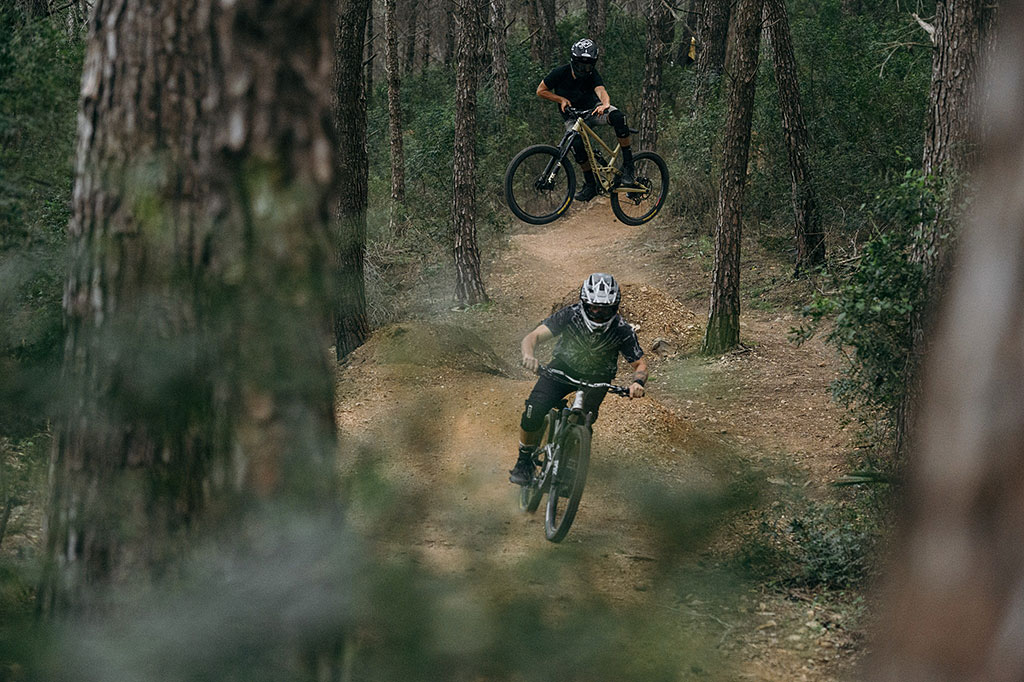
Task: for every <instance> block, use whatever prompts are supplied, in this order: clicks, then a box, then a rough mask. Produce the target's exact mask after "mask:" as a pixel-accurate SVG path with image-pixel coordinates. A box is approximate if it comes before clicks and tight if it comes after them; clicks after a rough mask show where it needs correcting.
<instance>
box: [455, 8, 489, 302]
mask: <svg viewBox="0 0 1024 682" xmlns="http://www.w3.org/2000/svg"><path fill="white" fill-rule="evenodd" d="M487 6H488V1H487V0H462V2H460V3H459V4H458V5H457V7H458V11H457V12H456V20H455V33H456V37H457V44H458V56H457V58H456V62H455V159H454V166H455V169H454V185H455V187H454V192H453V197H452V233H453V236H454V249H453V251H454V255H455V299H456V300H457V301H458V302H459V304H460V305H472V304H474V303H480V302H483V301H486V300H487V294H486V293H485V292H484V285H483V280H482V278H481V276H480V252H479V250H478V249H477V244H476V89H477V82H478V80H479V59H480V50H481V43H482V39H483V32H484V25H485V23H486V20H487Z"/></svg>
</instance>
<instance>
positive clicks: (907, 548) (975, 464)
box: [866, 3, 1024, 682]
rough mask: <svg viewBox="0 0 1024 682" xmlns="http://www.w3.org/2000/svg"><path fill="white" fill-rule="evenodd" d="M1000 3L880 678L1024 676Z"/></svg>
mask: <svg viewBox="0 0 1024 682" xmlns="http://www.w3.org/2000/svg"><path fill="white" fill-rule="evenodd" d="M999 11H1000V18H999V23H1000V38H999V44H998V54H997V57H996V64H997V67H996V69H995V70H994V71H993V73H992V77H991V79H990V88H989V92H988V102H989V105H988V106H986V112H985V115H984V116H983V117H982V118H983V119H984V121H985V123H986V128H985V134H984V140H983V142H982V146H981V156H980V162H979V167H978V171H977V176H976V178H975V179H976V182H974V183H972V184H973V186H975V187H976V188H977V195H976V196H975V198H974V200H973V201H972V202H971V209H970V214H969V218H968V220H967V221H966V223H965V225H964V229H963V233H962V236H961V239H960V242H959V245H958V248H957V252H956V254H955V255H954V259H955V261H956V266H955V267H954V268H953V269H952V271H951V275H950V281H949V293H948V296H946V297H945V298H944V300H943V303H942V305H941V307H940V311H939V314H938V316H937V325H936V334H935V337H934V343H933V344H932V347H931V349H930V351H929V353H928V354H927V355H926V357H925V360H924V373H923V382H924V386H923V390H922V392H921V398H922V402H921V408H920V417H919V420H918V424H917V426H918V428H917V429H916V430H915V431H914V432H913V434H911V444H910V454H911V459H910V461H909V462H908V475H907V479H908V481H907V486H906V489H905V491H904V492H905V496H904V504H903V509H902V510H901V513H900V514H899V515H898V517H897V518H898V519H899V520H900V523H901V528H900V530H899V533H898V534H897V536H896V538H894V541H893V542H892V543H891V547H892V548H893V550H894V556H893V557H892V559H893V561H892V563H891V565H890V566H889V568H888V570H886V572H885V575H886V582H887V585H886V589H885V590H884V591H882V592H881V593H880V595H879V599H878V600H877V603H878V604H880V605H883V606H884V609H883V610H882V612H881V613H880V618H879V621H878V623H877V627H876V631H875V633H874V634H875V636H874V642H873V644H872V646H871V647H870V648H871V652H872V655H871V658H870V660H869V665H868V673H869V674H868V675H867V678H866V679H868V680H871V681H872V682H890V681H895V680H900V681H903V680H929V681H930V682H954V681H956V682H960V681H962V680H971V681H975V680H979V681H980V680H984V681H985V682H1017V681H1019V680H1022V679H1024V649H1022V647H1021V642H1024V618H1022V615H1024V552H1022V551H1021V546H1022V545H1021V537H1024V506H1022V505H1021V500H1024V452H1022V448H1021V444H1022V443H1024V412H1022V410H1021V405H1024V316H1022V314H1021V311H1024V195H1022V194H1021V192H1020V191H1019V189H1018V188H1019V187H1020V185H1021V183H1022V182H1024V137H1022V136H1021V130H1024V112H1022V109H1021V106H1020V102H1021V100H1022V98H1024V45H1022V43H1021V42H1020V41H1019V40H1017V37H1018V36H1020V35H1021V34H1022V32H1024V8H1022V7H1021V4H1020V3H1013V4H1003V5H1002V6H1001V7H1000V10H999Z"/></svg>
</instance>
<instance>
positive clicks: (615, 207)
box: [505, 107, 668, 225]
mask: <svg viewBox="0 0 1024 682" xmlns="http://www.w3.org/2000/svg"><path fill="white" fill-rule="evenodd" d="M565 112H566V114H567V115H568V116H569V117H570V118H575V119H576V122H575V123H574V124H573V125H572V127H571V128H569V129H568V130H566V131H565V135H564V136H562V141H561V142H559V143H558V146H557V147H552V146H551V145H546V144H535V145H532V146H530V147H527V148H526V149H524V150H523V151H521V152H519V153H518V154H516V156H515V158H513V159H512V161H511V162H509V164H508V168H507V169H506V170H505V201H506V202H508V207H509V208H510V209H512V213H514V214H515V215H516V217H517V218H519V219H520V220H523V221H526V222H528V223H531V224H533V225H544V224H546V223H550V222H552V221H554V220H557V219H558V218H559V217H561V216H562V215H564V214H565V212H566V210H568V208H569V205H570V204H572V200H573V197H574V196H575V195H576V171H575V169H574V168H573V166H572V159H571V158H570V156H569V153H570V151H571V149H572V145H573V142H574V141H575V140H576V139H577V138H578V139H581V140H582V141H583V148H584V149H585V150H586V154H587V160H589V161H590V167H591V169H593V171H594V176H595V177H596V179H597V191H598V194H609V195H610V197H611V204H612V212H613V213H615V217H616V218H618V219H619V220H621V221H622V222H624V223H625V224H627V225H643V224H644V223H646V222H647V221H648V220H650V219H651V218H653V217H654V216H656V215H658V211H660V210H661V207H662V205H664V203H665V196H666V195H667V194H668V166H666V165H665V161H664V160H663V159H662V158H661V157H660V156H658V155H657V154H656V153H654V152H637V153H636V154H634V155H633V166H634V169H635V172H634V178H635V179H636V182H635V183H634V184H632V185H622V184H621V179H622V171H621V170H620V169H619V168H618V167H617V165H616V164H617V163H618V162H619V157H620V156H621V152H622V149H621V146H620V145H618V144H616V145H615V149H612V148H611V147H609V146H608V145H607V144H605V143H604V140H602V139H601V137H600V136H599V135H598V134H597V133H595V132H594V131H593V129H591V127H590V126H588V125H587V124H586V119H587V118H588V117H589V116H590V111H589V110H585V109H573V108H572V107H566V110H565ZM630 132H632V133H636V132H639V131H637V130H636V129H635V128H630ZM595 142H596V143H597V145H598V146H595V144H594V143H595ZM602 150H603V153H602ZM605 154H607V155H608V156H607V158H606V157H605Z"/></svg>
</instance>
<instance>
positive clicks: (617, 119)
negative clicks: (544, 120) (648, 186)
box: [537, 38, 635, 201]
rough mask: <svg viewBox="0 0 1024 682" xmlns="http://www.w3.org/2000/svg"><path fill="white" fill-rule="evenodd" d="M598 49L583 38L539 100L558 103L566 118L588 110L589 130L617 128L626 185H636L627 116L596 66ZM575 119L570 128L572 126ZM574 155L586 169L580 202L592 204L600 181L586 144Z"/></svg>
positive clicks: (548, 80) (577, 144)
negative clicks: (613, 99) (567, 111)
mask: <svg viewBox="0 0 1024 682" xmlns="http://www.w3.org/2000/svg"><path fill="white" fill-rule="evenodd" d="M597 56H598V49H597V45H595V44H594V41H593V40H590V39H589V38H583V39H582V40H578V41H576V43H575V44H574V45H573V46H572V50H571V52H570V57H571V58H570V61H569V63H568V64H564V65H562V66H559V67H557V68H555V69H554V70H552V71H551V73H549V74H548V75H547V76H544V80H542V81H541V82H540V85H538V86H537V96H538V97H542V98H544V99H546V100H550V101H552V102H555V103H557V104H558V106H559V107H560V109H561V111H562V114H563V116H564V115H565V108H566V107H567V106H572V107H573V108H574V109H587V110H589V111H590V112H591V113H590V116H589V117H587V118H586V119H585V122H586V124H587V125H589V126H594V125H597V124H602V125H605V124H611V125H612V126H613V127H614V128H615V136H616V137H617V138H619V146H620V147H622V184H623V185H633V184H635V180H634V178H633V176H634V170H633V150H632V148H631V147H630V145H631V143H632V138H631V137H630V134H629V126H628V125H626V116H625V115H624V114H623V113H622V112H621V111H619V110H618V109H616V108H615V107H613V106H612V105H611V99H610V98H609V97H608V91H607V90H605V89H604V81H603V80H602V79H601V74H599V73H598V72H597V69H596V68H595V67H594V65H595V64H596V63H597ZM572 123H575V119H574V120H572V121H568V122H567V123H566V125H572ZM573 155H574V156H575V157H576V162H577V163H578V164H580V168H582V169H583V187H582V188H580V191H579V192H577V193H576V201H590V200H591V199H593V198H594V197H595V196H597V178H595V177H594V171H593V170H592V169H591V168H590V161H589V160H588V159H587V154H586V150H585V149H584V148H583V142H582V141H581V140H579V139H577V140H576V142H575V143H574V144H573Z"/></svg>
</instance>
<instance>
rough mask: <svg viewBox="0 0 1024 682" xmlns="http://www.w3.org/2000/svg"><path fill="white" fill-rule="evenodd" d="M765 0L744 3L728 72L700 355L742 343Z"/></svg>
mask: <svg viewBox="0 0 1024 682" xmlns="http://www.w3.org/2000/svg"><path fill="white" fill-rule="evenodd" d="M761 11H762V0H739V2H738V3H737V6H736V34H735V40H736V45H735V47H734V50H735V52H734V55H735V57H734V59H733V61H732V64H731V65H730V70H731V72H730V73H729V74H728V83H729V94H728V97H729V113H728V115H727V117H726V121H725V132H724V138H725V139H724V142H723V147H724V149H723V155H722V177H721V182H720V184H719V190H718V223H717V225H716V227H715V260H714V266H713V268H712V271H711V304H710V311H709V313H708V326H707V330H706V331H705V333H704V342H703V344H702V345H701V352H703V353H706V354H714V353H722V352H724V351H727V350H729V349H730V348H733V347H735V346H736V345H738V344H739V342H740V295H739V289H740V236H741V233H742V230H741V222H742V221H741V218H742V210H743V190H744V187H745V185H746V178H747V159H748V157H749V153H750V122H751V117H752V115H753V111H754V86H755V84H756V83H757V58H758V50H759V47H760V42H761Z"/></svg>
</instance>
